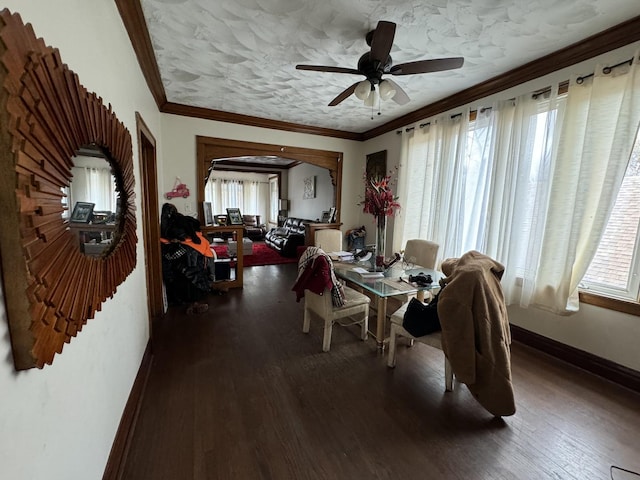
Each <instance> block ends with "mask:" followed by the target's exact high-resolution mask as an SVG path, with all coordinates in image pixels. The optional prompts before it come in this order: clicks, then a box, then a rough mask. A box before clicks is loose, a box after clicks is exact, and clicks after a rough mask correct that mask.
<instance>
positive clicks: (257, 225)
mask: <svg viewBox="0 0 640 480" xmlns="http://www.w3.org/2000/svg"><path fill="white" fill-rule="evenodd" d="M242 222H243V223H244V234H245V236H246V237H249V238H250V239H251V240H262V239H263V238H264V234H265V233H267V227H266V226H265V225H264V224H263V223H262V222H261V221H260V215H242Z"/></svg>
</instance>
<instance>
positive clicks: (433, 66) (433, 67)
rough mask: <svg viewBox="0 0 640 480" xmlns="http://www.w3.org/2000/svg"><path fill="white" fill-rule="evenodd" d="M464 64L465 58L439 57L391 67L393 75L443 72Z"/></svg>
mask: <svg viewBox="0 0 640 480" xmlns="http://www.w3.org/2000/svg"><path fill="white" fill-rule="evenodd" d="M463 64H464V58H462V57H452V58H437V59H433V60H419V61H417V62H408V63H400V64H398V65H394V66H393V67H391V70H390V71H389V73H390V74H391V75H413V74H415V73H431V72H441V71H443V70H453V69H455V68H460V67H461V66H462V65H463Z"/></svg>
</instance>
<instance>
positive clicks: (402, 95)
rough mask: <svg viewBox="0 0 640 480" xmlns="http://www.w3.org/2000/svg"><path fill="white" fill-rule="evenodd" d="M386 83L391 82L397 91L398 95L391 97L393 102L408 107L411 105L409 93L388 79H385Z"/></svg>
mask: <svg viewBox="0 0 640 480" xmlns="http://www.w3.org/2000/svg"><path fill="white" fill-rule="evenodd" d="M384 81H385V82H389V83H390V84H391V85H392V86H393V88H394V89H395V91H396V94H395V95H394V96H393V97H391V100H393V101H394V102H396V103H397V104H398V105H406V104H407V103H409V95H407V92H405V91H404V90H403V89H402V88H400V85H398V84H397V83H396V82H394V81H393V80H390V79H388V78H385V79H384Z"/></svg>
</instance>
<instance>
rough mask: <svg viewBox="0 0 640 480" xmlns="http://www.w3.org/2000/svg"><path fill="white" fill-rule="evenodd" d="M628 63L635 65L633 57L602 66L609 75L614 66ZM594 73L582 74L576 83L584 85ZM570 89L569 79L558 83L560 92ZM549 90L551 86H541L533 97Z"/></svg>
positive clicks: (544, 93)
mask: <svg viewBox="0 0 640 480" xmlns="http://www.w3.org/2000/svg"><path fill="white" fill-rule="evenodd" d="M626 64H629V65H633V57H632V58H630V59H628V60H625V61H623V62H620V63H616V64H615V65H611V66H608V67H602V73H604V74H605V75H609V74H610V73H611V71H612V70H613V69H614V68H618V67H621V66H622V65H626ZM594 75H595V73H589V74H587V75H582V76H580V77H578V78H576V83H577V84H578V85H582V83H583V82H584V81H585V80H586V79H587V78H590V77H593V76H594ZM568 89H569V80H565V81H564V82H560V83H559V84H558V93H559V94H560V93H566V92H567V90H568ZM549 92H551V87H545V88H541V89H540V90H536V91H535V92H533V93H532V94H531V97H532V98H534V99H536V98H538V97H539V96H540V95H546V94H547V93H549Z"/></svg>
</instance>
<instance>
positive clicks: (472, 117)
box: [396, 107, 493, 134]
mask: <svg viewBox="0 0 640 480" xmlns="http://www.w3.org/2000/svg"><path fill="white" fill-rule="evenodd" d="M492 108H493V107H482V108H481V109H480V113H484V112H485V111H486V110H491V109H492ZM477 115H478V111H477V110H471V111H470V112H469V120H471V121H473V120H475V119H476V116H477ZM461 116H462V113H454V114H453V115H451V118H456V117H461ZM429 125H431V122H425V123H421V124H420V125H418V128H424V127H428V126H429ZM415 128H416V127H407V128H405V129H404V130H396V134H399V133H402V132H403V131H404V132H405V133H409V132H410V131H412V130H415Z"/></svg>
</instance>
